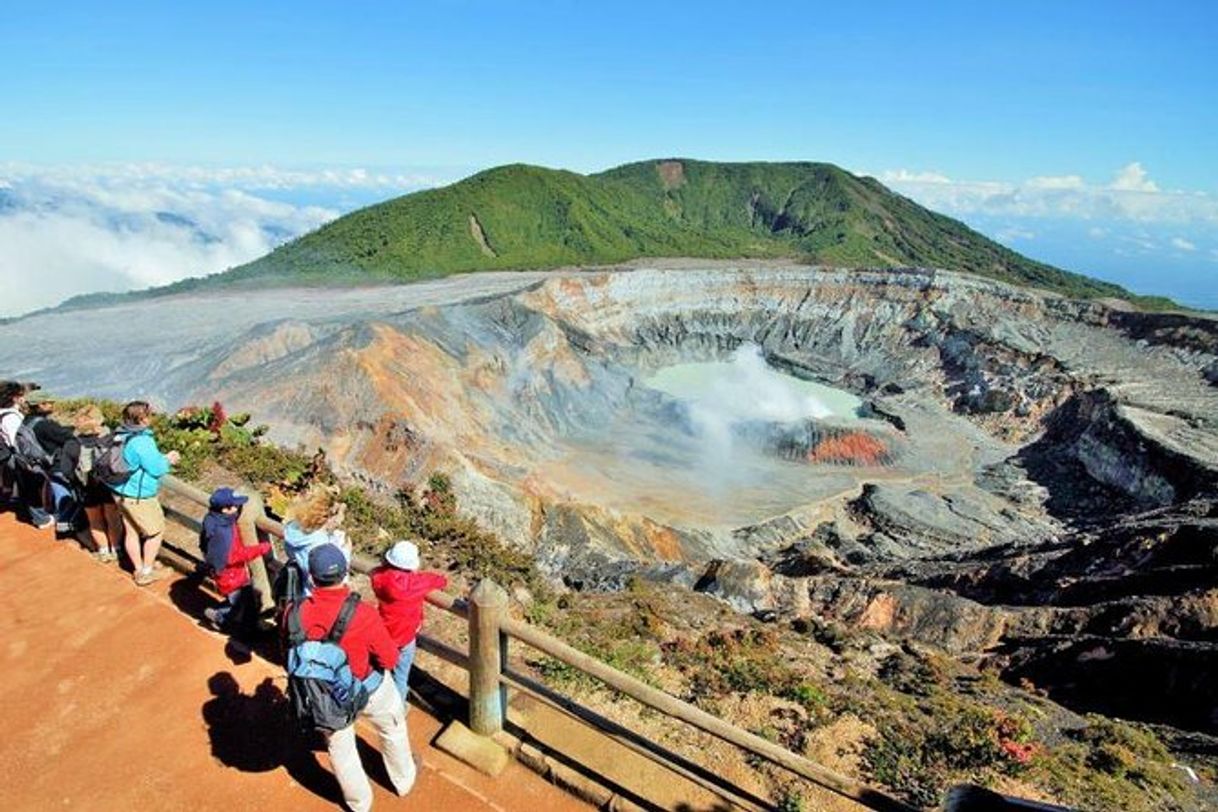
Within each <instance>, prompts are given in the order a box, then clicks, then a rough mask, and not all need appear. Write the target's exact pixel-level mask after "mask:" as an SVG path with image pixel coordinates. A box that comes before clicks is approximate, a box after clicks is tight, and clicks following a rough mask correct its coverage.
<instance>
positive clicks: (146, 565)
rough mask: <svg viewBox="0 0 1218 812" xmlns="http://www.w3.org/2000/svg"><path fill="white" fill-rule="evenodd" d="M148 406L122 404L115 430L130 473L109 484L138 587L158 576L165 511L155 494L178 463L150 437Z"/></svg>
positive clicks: (144, 404) (133, 402) (137, 401)
mask: <svg viewBox="0 0 1218 812" xmlns="http://www.w3.org/2000/svg"><path fill="white" fill-rule="evenodd" d="M151 423H152V407H151V406H150V405H148V403H147V402H146V401H143V400H133V401H131V402H130V403H128V404H127V405H126V406H124V407H123V425H122V427H120V428H119V430H118V433H119V434H121V435H126V436H125V439H124V442H123V460H124V461H125V462H126V463H127V467H128V469H129V470H130V472H131V475H130V476H129V477H128V478H127V480H126V481H125V482H123V483H122V484H121V485H111V486H110V488H111V490H113V491H114V494H115V502H117V503H118V510H119V513H120V514H121V515H122V517H123V528H124V531H125V533H126V540H125V546H126V550H127V555H128V556H129V557H130V558H131V565H132V567H133V568H134V570H133V572H132V577H133V578H134V579H135V583H136V584H137V585H138V586H147V585H148V584H150V583H152V582H153V581H155V580H156V579H157V578H158V577H159V576H158V574H157V573H156V570H155V569H154V565H155V563H156V557H157V553H158V552H160V549H161V540H162V538H163V537H164V534H165V511H164V510H163V509H162V508H161V502H160V500H159V499H158V498H157V494H158V493H159V491H160V488H161V477H163V476H165V474H167V473H169V468H170V466H173V465H176V464H177V462H178V452H176V451H170V452H169V453H168V454H162V453H161V450H160V449H159V448H157V444H156V440H155V439H154V438H153V436H152V429H151V428H150V425H151Z"/></svg>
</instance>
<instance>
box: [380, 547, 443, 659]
mask: <svg viewBox="0 0 1218 812" xmlns="http://www.w3.org/2000/svg"><path fill="white" fill-rule="evenodd" d="M371 580H372V591H373V592H375V593H376V598H377V600H378V601H379V602H380V603H379V605H378V606H377V610H378V611H379V612H380V613H381V618H382V619H383V620H384V621H385V626H386V627H387V628H388V629H389V634H390V636H392V637H393V642H394V643H396V644H397V645H398V647H399V648H401V647H402V646H405V645H409V644H410V643H411V642H412V641H413V640H414V639H415V637H416V636H417V635H418V633H419V626H421V625H422V624H423V603H424V602H425V599H426V598H427V593H428V592H434V591H435V590H437V589H443V588H444V587H446V586H448V578H446V577H445V576H443V575H441V574H440V573H438V572H409V571H407V570H400V569H398V568H397V567H392V566H389V565H388V564H385V565H383V566H380V567H377V568H376V569H375V570H373V571H372V575H371Z"/></svg>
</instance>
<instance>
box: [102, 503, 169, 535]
mask: <svg viewBox="0 0 1218 812" xmlns="http://www.w3.org/2000/svg"><path fill="white" fill-rule="evenodd" d="M114 501H116V502H118V509H119V512H121V513H122V514H123V519H124V520H126V521H128V522H130V523H131V524H133V525H134V526H135V529H136V532H138V533H139V534H140V538H142V539H146V538H151V537H152V536H159V535H161V534H162V533H164V532H165V511H164V510H162V509H161V500H159V499H157V498H156V497H155V496H150V497H147V498H145V499H131V498H128V497H126V496H116V497H114Z"/></svg>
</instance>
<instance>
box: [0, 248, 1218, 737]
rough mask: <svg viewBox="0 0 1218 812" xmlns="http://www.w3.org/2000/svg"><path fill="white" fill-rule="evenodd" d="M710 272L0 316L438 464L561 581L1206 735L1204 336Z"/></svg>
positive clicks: (1092, 317) (1210, 331) (270, 294)
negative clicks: (637, 588)
mask: <svg viewBox="0 0 1218 812" xmlns="http://www.w3.org/2000/svg"><path fill="white" fill-rule="evenodd" d="M711 265H712V264H711V263H706V262H702V263H699V264H698V265H697V266H693V267H690V266H688V265H681V264H669V266H668V267H651V268H631V269H612V270H602V271H571V272H554V273H550V274H529V275H523V274H521V275H517V274H488V275H474V276H469V277H460V278H454V279H448V280H443V281H441V282H434V283H424V284H421V285H412V286H405V287H396V288H383V289H376V288H373V289H362V290H355V291H342V292H322V291H308V292H302V291H291V290H272V291H258V292H246V293H241V294H232V293H228V294H219V293H210V294H199V295H195V296H191V297H170V298H166V299H163V300H153V301H147V302H141V303H135V304H127V305H121V306H117V307H111V308H106V309H99V310H93V311H81V312H66V313H50V314H44V315H40V316H37V317H32V318H29V319H23V320H20V321H17V322H13V323H10V324H7V325H0V347H3V348H4V349H2V350H0V368H4V369H5V370H6V371H12V373H15V374H20V375H21V376H22V377H25V376H30V377H34V378H36V379H38V380H41V381H43V382H44V383H45V384H46V385H47V386H48V388H53V389H55V390H57V391H58V392H60V393H62V394H74V393H88V394H94V395H112V396H117V397H127V396H130V395H132V394H134V393H138V392H147V393H149V394H151V395H153V396H156V397H159V398H160V399H162V400H164V401H167V402H169V403H170V404H171V405H178V404H182V403H186V402H193V401H208V402H209V401H211V400H213V399H219V400H221V401H222V402H224V403H225V404H226V405H228V406H229V407H230V408H233V409H240V410H249V411H252V412H254V413H255V415H256V416H257V419H258V420H259V421H261V422H266V423H269V424H270V425H271V426H272V427H273V436H274V437H276V438H277V439H279V440H280V441H282V442H286V443H289V444H295V443H304V444H307V445H309V446H321V447H323V448H325V449H326V451H327V453H328V454H329V456H330V458H331V459H332V460H333V461H334V462H335V463H336V464H337V465H338V466H339V467H340V468H342V469H344V470H345V471H346V472H347V473H349V474H350V475H352V476H356V477H358V478H360V479H361V480H363V481H364V482H366V483H368V484H371V485H373V486H376V487H378V488H382V489H384V490H385V491H386V492H391V491H393V490H396V489H397V488H399V487H401V486H402V485H403V484H406V483H418V482H422V481H424V480H425V479H426V478H427V476H428V474H429V473H430V472H432V471H435V470H442V471H445V472H447V473H449V474H450V475H451V477H452V480H453V482H454V486H455V488H456V491H457V497H458V502H459V504H460V506H461V508H462V510H464V511H466V512H468V513H470V514H472V515H473V516H474V517H476V518H477V519H478V521H479V522H480V523H482V524H484V525H485V526H487V527H488V528H491V529H493V530H495V531H496V532H497V533H499V534H500V535H501V536H502V537H503V538H504V539H505V540H506V541H507V542H509V543H510V544H513V545H516V546H518V547H520V548H521V549H524V550H527V551H529V552H530V553H531V554H532V555H533V556H534V557H535V558H536V560H537V561H538V562H539V563H540V564H541V566H542V567H543V569H544V570H545V571H546V572H547V573H548V574H549V575H550V576H551V577H552V578H554V579H555V580H556V581H561V582H562V583H564V584H565V585H566V586H567V587H569V588H572V589H576V590H616V589H621V588H622V587H624V586H626V585H627V584H628V583H630V582H632V581H633V580H634V579H643V580H645V581H651V582H656V583H660V584H674V585H677V586H680V587H683V588H687V589H691V590H697V591H699V592H704V593H707V594H709V595H712V596H715V597H717V598H720V599H722V600H723V601H725V602H726V603H728V604H730V605H731V606H732V607H734V608H735V609H736V610H738V611H740V612H743V613H747V614H751V615H754V616H756V617H758V618H761V619H783V620H796V619H806V618H815V619H817V622H822V621H831V622H834V623H840V624H844V625H847V626H852V627H855V628H860V629H867V630H871V631H877V632H881V633H884V634H888V635H892V636H893V637H894V638H899V639H910V640H916V641H919V642H921V643H926V644H931V645H933V646H936V647H939V648H941V649H943V650H945V651H946V652H949V653H951V654H952V655H954V656H956V657H958V658H960V659H963V660H966V661H975V662H984V663H988V664H989V665H991V666H993V667H994V668H996V669H998V670H999V671H1000V672H1001V673H1002V674H1003V675H1004V676H1005V677H1006V678H1008V679H1009V680H1011V681H1013V682H1018V681H1021V680H1027V681H1029V682H1031V683H1033V684H1034V685H1036V686H1037V687H1038V688H1041V689H1044V690H1047V691H1049V692H1050V694H1051V695H1052V696H1053V697H1054V698H1056V699H1059V700H1061V701H1063V702H1065V703H1066V704H1069V705H1071V706H1072V707H1075V708H1077V709H1080V710H1095V711H1101V712H1104V713H1108V714H1114V715H1119V716H1122V717H1126V718H1132V719H1140V720H1145V721H1154V722H1165V723H1169V724H1172V725H1175V726H1178V727H1182V728H1186V729H1192V730H1199V731H1208V732H1213V731H1214V730H1215V729H1218V688H1215V681H1214V679H1213V676H1214V671H1215V664H1216V663H1218V659H1216V657H1215V655H1216V654H1218V585H1216V582H1215V576H1216V575H1218V532H1216V529H1218V499H1216V494H1218V389H1216V388H1215V381H1218V376H1216V375H1215V374H1214V370H1215V369H1218V322H1215V321H1211V320H1208V319H1204V318H1200V317H1189V316H1183V315H1172V314H1150V313H1140V312H1134V311H1131V310H1129V309H1128V308H1125V307H1122V306H1121V304H1120V303H1116V302H1113V303H1102V302H1080V301H1073V300H1068V299H1064V298H1061V297H1058V296H1055V295H1050V294H1044V293H1038V292H1035V291H1031V290H1028V289H1021V288H1013V287H1009V286H1005V285H1002V284H999V283H996V282H989V281H984V280H980V279H977V278H973V277H967V276H961V275H954V274H950V273H944V272H933V271H925V270H906V271H836V270H829V269H823V268H810V267H797V266H782V265H769V266H760V265H758V266H749V267H737V266H733V267H727V266H720V267H710V266H711ZM298 294H299V295H298ZM82 333H87V334H89V335H91V336H94V337H95V338H96V339H97V341H96V342H90V343H87V344H86V345H84V346H82V343H81V342H80V340H79V336H80V335H81V334H82ZM97 346H105V347H106V348H107V350H106V353H105V354H104V356H103V357H99V354H98V352H97V350H96V347H97Z"/></svg>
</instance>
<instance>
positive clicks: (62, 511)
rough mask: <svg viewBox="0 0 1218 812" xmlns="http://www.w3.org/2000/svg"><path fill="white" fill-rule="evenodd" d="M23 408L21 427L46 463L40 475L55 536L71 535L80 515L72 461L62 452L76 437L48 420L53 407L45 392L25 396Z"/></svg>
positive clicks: (65, 428) (30, 393) (66, 428)
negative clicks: (48, 498)
mask: <svg viewBox="0 0 1218 812" xmlns="http://www.w3.org/2000/svg"><path fill="white" fill-rule="evenodd" d="M25 405H26V415H25V425H27V426H29V427H30V430H31V431H32V432H33V434H34V438H35V439H36V440H37V441H38V445H39V446H41V448H42V451H43V453H44V454H45V455H46V458H47V460H48V462H47V463H46V465H45V467H44V468H43V470H42V474H43V476H44V477H45V482H46V485H47V486H48V487H49V488H50V491H51V501H50V512H51V515H52V516H53V517H54V519H55V532H57V533H62V534H69V533H75V532H76V522H77V517H78V516H79V514H80V500H79V496H78V494H77V493H76V488H75V487H74V479H75V478H74V476H73V467H74V465H75V462H74V459H75V458H74V457H73V456H72V455H71V454H69V453H65V451H66V450H67V447H68V446H69V445H70V444H74V443H75V441H76V433H75V432H74V431H73V430H72V429H71V428H70V427H68V426H65V425H63V424H62V423H60V422H58V421H56V420H55V419H54V418H52V417H51V415H53V414H54V413H55V408H56V405H57V404H56V400H55V398H54V397H53V396H51V395H49V394H47V393H46V392H44V391H42V390H36V391H33V392H29V393H28V394H26V396H25Z"/></svg>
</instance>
